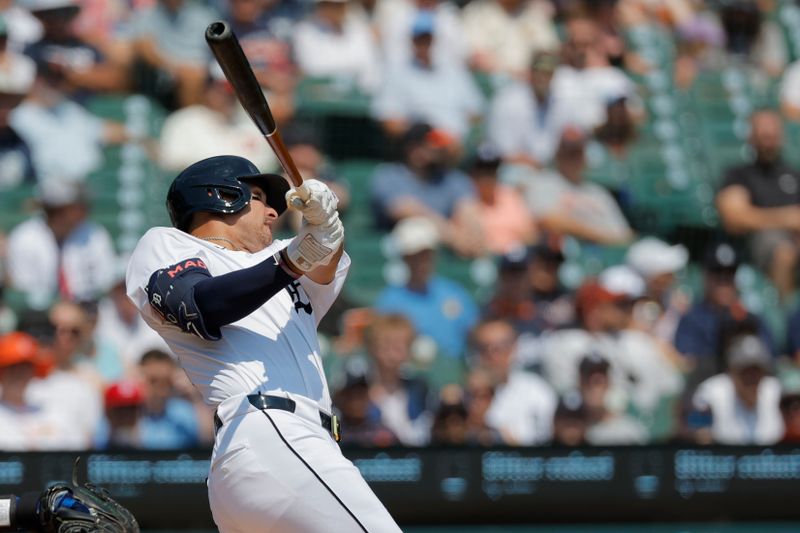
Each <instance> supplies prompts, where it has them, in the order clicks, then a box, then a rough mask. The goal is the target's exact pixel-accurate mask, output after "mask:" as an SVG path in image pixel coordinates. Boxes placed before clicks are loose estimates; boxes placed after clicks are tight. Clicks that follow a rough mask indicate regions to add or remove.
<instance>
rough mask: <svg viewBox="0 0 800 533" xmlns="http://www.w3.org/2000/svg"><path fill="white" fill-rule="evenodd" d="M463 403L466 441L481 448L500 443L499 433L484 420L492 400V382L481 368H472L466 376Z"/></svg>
mask: <svg viewBox="0 0 800 533" xmlns="http://www.w3.org/2000/svg"><path fill="white" fill-rule="evenodd" d="M465 382H466V384H465V386H464V395H465V397H464V401H465V402H466V407H467V441H468V442H472V443H475V444H479V445H482V446H491V445H494V444H500V443H502V441H503V439H502V437H501V436H500V433H499V432H498V431H497V430H496V429H494V428H493V427H491V426H489V423H488V421H487V419H486V417H487V414H488V412H489V408H490V407H491V406H492V400H493V399H494V380H493V378H492V376H491V374H490V373H489V372H488V371H487V370H485V369H483V368H473V369H472V370H470V372H469V374H467V377H466V380H465Z"/></svg>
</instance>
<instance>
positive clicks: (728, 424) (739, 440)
mask: <svg viewBox="0 0 800 533" xmlns="http://www.w3.org/2000/svg"><path fill="white" fill-rule="evenodd" d="M725 360H726V364H727V371H726V372H724V373H721V374H717V375H716V376H713V377H711V378H709V379H707V380H705V381H704V382H703V383H701V384H700V386H699V387H698V388H697V392H695V394H694V398H693V399H692V403H693V407H694V409H696V410H708V411H710V413H711V435H712V438H713V440H714V441H715V442H717V443H720V444H739V445H745V444H761V445H763V444H774V443H775V442H777V441H778V440H779V439H780V438H781V437H782V436H783V421H782V419H781V413H780V407H779V404H780V400H781V386H780V382H779V381H778V379H777V378H775V377H773V376H770V375H769V373H770V369H771V367H772V356H771V355H770V353H769V350H768V349H767V347H766V346H765V345H764V343H763V342H762V341H761V339H759V338H758V337H757V336H755V335H743V336H739V337H736V338H734V339H733V340H732V341H731V343H730V344H729V346H728V348H727V350H726V351H725Z"/></svg>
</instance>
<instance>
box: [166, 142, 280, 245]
mask: <svg viewBox="0 0 800 533" xmlns="http://www.w3.org/2000/svg"><path fill="white" fill-rule="evenodd" d="M243 181H251V182H253V183H255V184H257V185H259V186H260V187H261V188H262V189H264V192H265V193H266V194H267V203H268V204H269V205H270V206H271V207H272V208H273V209H275V211H277V212H278V214H279V215H280V214H281V213H283V212H284V211H286V197H285V194H286V191H288V190H289V183H288V182H287V181H286V180H285V179H283V177H281V176H279V175H277V174H262V173H260V172H259V171H258V168H256V166H255V165H254V164H253V163H251V162H250V161H248V160H247V159H245V158H243V157H238V156H234V155H220V156H216V157H209V158H208V159H203V160H202V161H198V162H197V163H194V164H193V165H190V166H189V167H187V168H186V169H185V170H184V171H183V172H181V173H180V174H178V176H177V177H176V178H175V180H174V181H173V182H172V185H170V187H169V192H168V193H167V211H168V212H169V218H170V220H172V225H173V226H175V227H176V228H178V229H180V230H183V231H187V229H188V227H189V223H190V222H191V220H192V215H193V214H194V213H198V212H208V213H220V214H231V213H238V212H239V211H241V210H242V209H244V207H245V206H246V205H247V204H248V203H250V188H249V187H247V185H245V184H244V183H242V182H243Z"/></svg>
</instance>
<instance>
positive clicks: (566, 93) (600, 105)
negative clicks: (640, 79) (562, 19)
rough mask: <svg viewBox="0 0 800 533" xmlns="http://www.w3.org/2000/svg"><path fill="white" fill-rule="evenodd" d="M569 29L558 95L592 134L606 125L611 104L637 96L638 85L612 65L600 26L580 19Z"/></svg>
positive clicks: (556, 88) (555, 89) (575, 19)
mask: <svg viewBox="0 0 800 533" xmlns="http://www.w3.org/2000/svg"><path fill="white" fill-rule="evenodd" d="M565 29H566V40H565V41H564V46H563V47H562V56H563V57H562V66H561V67H560V68H559V69H558V72H557V82H558V83H557V84H556V85H555V87H554V92H555V93H556V94H559V95H561V96H563V97H564V98H565V99H566V100H567V101H569V102H570V105H571V106H572V107H573V112H574V114H573V115H572V116H573V117H574V118H575V119H576V120H577V121H578V122H576V124H578V125H579V126H581V127H582V128H585V129H586V130H588V131H591V130H594V128H596V127H598V126H600V125H601V124H603V123H604V122H605V121H606V119H607V117H606V107H607V105H608V103H609V102H614V101H617V100H619V99H620V98H627V99H632V98H634V97H635V96H636V90H635V85H634V83H633V82H632V81H631V79H630V78H628V76H626V75H625V73H624V72H623V71H622V70H621V69H619V68H617V67H615V66H613V65H612V64H611V63H610V60H609V49H608V48H607V47H606V46H605V45H604V40H603V36H602V33H601V31H600V28H599V26H598V24H597V22H595V21H594V20H592V19H591V18H588V17H584V16H576V17H572V18H570V20H568V21H567V23H566V25H565ZM628 104H631V102H628Z"/></svg>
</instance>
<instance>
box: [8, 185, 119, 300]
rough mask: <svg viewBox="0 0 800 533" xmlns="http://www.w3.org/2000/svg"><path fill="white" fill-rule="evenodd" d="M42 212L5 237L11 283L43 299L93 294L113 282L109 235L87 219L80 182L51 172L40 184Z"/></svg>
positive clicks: (84, 297)
mask: <svg viewBox="0 0 800 533" xmlns="http://www.w3.org/2000/svg"><path fill="white" fill-rule="evenodd" d="M39 203H40V205H41V207H42V214H41V215H36V216H34V217H32V218H30V219H28V220H26V221H25V222H23V223H21V224H20V225H18V226H17V227H15V228H14V229H13V230H12V232H11V234H10V235H9V237H8V253H7V256H8V274H9V278H10V281H11V286H12V287H13V288H15V289H17V290H20V291H23V292H26V293H28V295H29V297H30V298H32V299H33V300H32V302H33V303H38V305H47V303H48V302H49V300H51V299H52V298H53V297H55V296H60V297H61V298H63V299H68V300H78V301H86V300H94V299H97V298H98V297H99V296H101V295H102V294H103V293H105V292H106V291H107V290H108V288H109V287H110V286H111V283H112V282H113V278H114V265H115V264H116V259H115V257H116V256H115V254H114V247H113V244H112V242H111V237H110V235H109V234H108V231H106V229H105V228H103V227H102V226H99V225H97V224H95V223H93V222H90V221H89V220H88V216H89V204H88V198H87V192H86V188H85V186H84V185H83V184H82V183H78V182H72V181H68V180H60V179H55V178H51V179H48V180H46V181H44V182H42V183H40V184H39Z"/></svg>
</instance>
